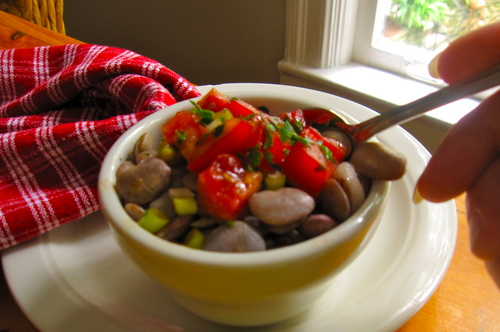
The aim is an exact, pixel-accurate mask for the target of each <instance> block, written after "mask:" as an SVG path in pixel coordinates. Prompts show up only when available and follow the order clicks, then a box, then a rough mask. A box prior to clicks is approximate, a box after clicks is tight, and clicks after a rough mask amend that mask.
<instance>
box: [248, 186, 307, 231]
mask: <svg viewBox="0 0 500 332" xmlns="http://www.w3.org/2000/svg"><path fill="white" fill-rule="evenodd" d="M248 204H249V207H250V211H251V212H252V213H253V214H254V215H255V216H256V217H257V218H259V220H261V221H262V222H263V223H265V224H268V225H270V226H275V227H281V226H285V225H290V224H293V223H296V222H297V221H300V220H301V219H303V218H305V217H306V216H308V215H309V214H310V213H311V212H312V211H313V209H314V206H315V202H314V199H313V198H312V197H311V196H310V195H309V194H307V193H306V192H305V191H302V190H300V189H297V188H290V187H283V188H280V189H278V190H263V191H260V192H258V193H255V194H253V195H252V196H251V197H250V199H249V202H248Z"/></svg>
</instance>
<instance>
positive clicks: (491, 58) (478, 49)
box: [437, 22, 500, 84]
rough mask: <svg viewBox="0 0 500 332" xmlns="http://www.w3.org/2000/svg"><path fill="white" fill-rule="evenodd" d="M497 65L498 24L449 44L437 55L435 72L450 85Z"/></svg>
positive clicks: (499, 25)
mask: <svg viewBox="0 0 500 332" xmlns="http://www.w3.org/2000/svg"><path fill="white" fill-rule="evenodd" d="M498 63H500V22H498V23H493V24H491V25H487V26H484V27H482V28H479V29H477V30H474V31H472V32H470V33H468V34H466V35H464V36H462V37H460V38H458V39H456V40H455V41H453V42H452V43H450V45H449V46H448V47H447V48H446V49H445V50H444V51H443V52H442V53H441V54H440V55H439V59H438V63H437V71H438V72H439V76H441V78H442V79H443V80H444V81H445V82H447V83H450V84H451V83H454V82H458V81H461V80H463V79H464V78H467V77H469V76H471V75H472V74H475V73H478V72H480V71H482V70H484V69H487V68H489V67H491V66H493V65H495V64H498Z"/></svg>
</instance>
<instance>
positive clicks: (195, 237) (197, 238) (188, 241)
mask: <svg viewBox="0 0 500 332" xmlns="http://www.w3.org/2000/svg"><path fill="white" fill-rule="evenodd" d="M204 241H205V235H204V234H203V233H202V232H201V231H200V230H199V229H197V228H193V229H192V230H190V231H189V233H188V234H187V235H186V238H185V239H184V245H186V246H188V247H190V248H193V249H201V247H202V246H203V242H204Z"/></svg>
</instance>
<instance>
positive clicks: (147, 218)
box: [137, 209, 170, 234]
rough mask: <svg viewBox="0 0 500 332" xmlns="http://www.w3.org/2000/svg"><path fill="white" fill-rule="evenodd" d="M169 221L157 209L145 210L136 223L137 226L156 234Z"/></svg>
mask: <svg viewBox="0 0 500 332" xmlns="http://www.w3.org/2000/svg"><path fill="white" fill-rule="evenodd" d="M169 222H170V219H168V217H167V216H166V215H165V214H164V213H163V212H161V211H160V210H158V209H147V210H146V211H145V212H144V214H143V216H142V217H141V219H139V221H138V222H137V223H138V224H139V226H141V227H142V228H144V229H145V230H147V231H148V232H150V233H153V234H154V233H156V232H158V231H159V230H161V229H162V228H163V227H165V226H167V225H168V223H169Z"/></svg>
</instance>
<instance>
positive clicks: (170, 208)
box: [149, 190, 175, 219]
mask: <svg viewBox="0 0 500 332" xmlns="http://www.w3.org/2000/svg"><path fill="white" fill-rule="evenodd" d="M149 208H150V209H157V210H160V211H161V212H163V213H165V215H166V216H167V217H169V218H171V219H172V218H174V217H175V209H174V204H173V203H172V198H170V195H169V193H168V190H167V191H165V192H163V193H162V194H161V195H160V196H158V197H157V198H155V199H154V200H152V201H151V202H150V203H149Z"/></svg>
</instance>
